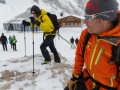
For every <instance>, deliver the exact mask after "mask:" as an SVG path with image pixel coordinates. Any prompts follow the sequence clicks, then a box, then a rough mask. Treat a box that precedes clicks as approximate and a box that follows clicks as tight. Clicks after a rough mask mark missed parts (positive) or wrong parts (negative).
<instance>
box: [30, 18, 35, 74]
mask: <svg viewBox="0 0 120 90" xmlns="http://www.w3.org/2000/svg"><path fill="white" fill-rule="evenodd" d="M30 19H31V23H32V37H33V42H32V43H33V72H32V73H33V76H34V73H35V71H34V23H35V18H34V17H30Z"/></svg>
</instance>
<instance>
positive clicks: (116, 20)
mask: <svg viewBox="0 0 120 90" xmlns="http://www.w3.org/2000/svg"><path fill="white" fill-rule="evenodd" d="M111 23H112V25H113V27H115V26H117V25H118V23H120V14H119V13H118V14H117V18H116V19H115V20H114V21H112V22H111Z"/></svg>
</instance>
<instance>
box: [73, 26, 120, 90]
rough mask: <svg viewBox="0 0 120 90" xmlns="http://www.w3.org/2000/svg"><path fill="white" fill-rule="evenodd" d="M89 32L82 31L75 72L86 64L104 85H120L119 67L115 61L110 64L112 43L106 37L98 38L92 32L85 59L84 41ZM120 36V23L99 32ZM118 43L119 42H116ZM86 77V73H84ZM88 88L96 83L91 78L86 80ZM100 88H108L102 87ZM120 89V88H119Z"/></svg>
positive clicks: (78, 72) (92, 75)
mask: <svg viewBox="0 0 120 90" xmlns="http://www.w3.org/2000/svg"><path fill="white" fill-rule="evenodd" d="M86 34H87V29H85V30H83V32H82V33H81V36H80V39H79V42H78V46H77V49H76V57H75V63H74V69H73V74H80V73H81V72H82V70H83V66H84V64H85V67H86V70H87V72H88V73H89V75H90V76H91V77H93V78H94V79H95V80H97V81H99V82H100V83H102V84H103V85H107V86H110V87H117V88H118V87H120V81H119V80H120V77H119V79H116V78H117V77H116V74H117V68H116V64H115V63H114V62H113V63H112V64H111V65H110V64H109V60H110V58H111V55H112V46H113V45H112V44H113V43H111V42H108V41H107V40H105V39H102V38H101V39H100V38H98V37H97V36H98V35H96V34H91V37H90V38H89V41H88V44H87V45H86V49H85V53H84V59H83V58H82V49H83V42H84V39H85V37H86ZM105 36H120V24H118V25H117V26H116V27H115V28H114V29H113V30H109V31H106V32H103V33H100V34H99V37H105ZM116 44H118V42H117V43H116ZM86 70H85V72H86ZM83 75H84V77H86V74H83ZM86 86H87V88H88V90H92V88H93V87H95V84H94V83H93V82H92V81H91V80H87V81H86ZM100 90H106V89H103V88H101V89H100ZM118 90H120V88H119V89H118Z"/></svg>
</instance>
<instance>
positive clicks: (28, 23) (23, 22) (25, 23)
mask: <svg viewBox="0 0 120 90" xmlns="http://www.w3.org/2000/svg"><path fill="white" fill-rule="evenodd" d="M22 24H23V25H25V26H30V22H27V21H25V20H23V21H22Z"/></svg>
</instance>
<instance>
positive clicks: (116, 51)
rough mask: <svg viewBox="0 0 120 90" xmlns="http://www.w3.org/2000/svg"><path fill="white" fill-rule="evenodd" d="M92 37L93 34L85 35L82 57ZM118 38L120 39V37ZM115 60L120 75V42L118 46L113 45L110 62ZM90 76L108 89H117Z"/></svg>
mask: <svg viewBox="0 0 120 90" xmlns="http://www.w3.org/2000/svg"><path fill="white" fill-rule="evenodd" d="M90 37H91V34H90V33H87V35H86V37H85V41H84V42H83V50H82V52H83V53H82V58H84V52H85V48H86V45H87V43H88V41H89V38H90ZM117 39H119V37H118V38H117ZM117 39H116V40H117ZM113 61H114V62H115V63H116V65H117V75H119V74H120V44H118V45H117V46H115V45H113V47H112V56H111V58H110V61H109V64H111V63H112V62H113ZM90 78H91V79H92V81H93V82H95V83H97V85H98V86H102V87H104V88H107V90H116V89H111V88H112V87H108V86H106V85H103V84H101V83H99V82H98V81H96V80H94V79H93V78H92V77H90ZM86 80H87V79H86ZM97 90H98V89H97Z"/></svg>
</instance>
